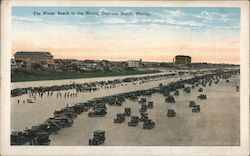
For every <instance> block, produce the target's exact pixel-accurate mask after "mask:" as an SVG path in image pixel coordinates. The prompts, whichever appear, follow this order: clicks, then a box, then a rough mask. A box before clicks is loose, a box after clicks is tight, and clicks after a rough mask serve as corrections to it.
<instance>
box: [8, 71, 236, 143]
mask: <svg viewBox="0 0 250 156" xmlns="http://www.w3.org/2000/svg"><path fill="white" fill-rule="evenodd" d="M188 77H189V76H187V77H186V78H188ZM177 79H179V77H176V78H170V79H167V80H161V81H153V82H150V83H145V84H137V85H132V84H129V85H127V86H119V87H117V88H113V89H101V90H99V91H96V92H92V93H79V94H78V97H77V98H69V99H64V98H63V97H62V98H56V96H55V95H54V96H53V97H49V98H47V97H46V96H45V97H44V98H37V99H36V103H26V104H23V103H22V102H21V103H20V104H17V102H16V101H17V99H18V98H19V99H25V98H28V95H23V96H21V97H15V98H12V99H11V104H12V107H11V130H12V131H15V130H23V129H25V127H26V126H27V127H31V126H32V125H37V124H39V123H43V121H45V120H46V119H47V118H48V117H50V116H52V115H53V112H54V110H58V109H60V108H63V107H65V106H66V105H67V104H74V103H77V102H85V101H87V100H89V99H92V98H94V97H101V96H104V95H113V94H117V93H121V92H124V91H125V90H126V91H132V90H138V89H147V88H151V87H155V86H157V85H159V83H163V84H167V83H169V82H171V81H176V80H177ZM229 80H230V83H226V82H225V81H226V80H221V81H220V82H219V84H212V86H207V87H206V88H204V91H203V93H204V94H207V100H198V99H197V96H198V95H199V94H200V93H199V92H198V88H197V87H196V88H195V89H192V90H191V93H190V94H187V93H185V92H183V91H180V96H178V97H176V99H175V100H176V103H175V104H169V103H165V98H164V97H163V95H160V94H153V95H152V97H150V98H149V97H147V99H148V100H152V101H154V108H153V109H149V110H148V113H149V115H148V116H149V118H151V119H153V121H154V122H155V128H153V129H151V130H145V129H142V123H139V126H137V127H128V126H127V123H128V121H130V117H126V120H125V122H124V123H121V124H115V123H114V118H115V117H116V114H117V113H122V112H124V108H125V107H131V109H132V115H139V108H140V105H139V104H138V102H135V101H130V100H126V102H125V103H123V105H122V106H121V107H119V106H108V107H107V115H106V116H105V117H96V118H89V117H88V116H87V112H85V113H82V114H80V115H78V117H77V118H76V119H75V120H74V122H75V123H74V124H73V126H72V127H70V128H65V129H63V130H61V131H59V133H58V134H52V135H50V139H51V144H50V145H60V146H64V145H69V146H84V145H88V139H90V138H92V137H93V131H94V130H97V129H103V130H105V131H106V140H105V143H104V144H103V145H104V146H105V145H106V146H108V145H117V146H119V145H125V146H129V145H168V146H171V145H185V146H188V145H239V141H240V140H239V138H240V129H239V126H240V118H239V117H240V98H239V92H236V91H235V86H236V85H239V75H237V76H233V77H231V78H230V79H229ZM62 93H63V92H62ZM190 100H195V101H196V103H197V104H199V105H200V106H201V112H200V113H192V111H191V108H190V107H188V104H189V101H190ZM21 101H22V100H21ZM167 109H175V111H176V112H177V115H176V117H173V118H169V117H167Z"/></svg>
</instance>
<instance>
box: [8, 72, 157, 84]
mask: <svg viewBox="0 0 250 156" xmlns="http://www.w3.org/2000/svg"><path fill="white" fill-rule="evenodd" d="M157 72H160V71H158V70H123V71H86V72H70V71H67V72H49V71H35V72H25V71H12V72H11V82H24V81H42V80H61V79H79V78H92V77H107V76H123V75H137V74H149V73H157Z"/></svg>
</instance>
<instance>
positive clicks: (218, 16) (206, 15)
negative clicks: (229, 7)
mask: <svg viewBox="0 0 250 156" xmlns="http://www.w3.org/2000/svg"><path fill="white" fill-rule="evenodd" d="M231 15H232V14H222V13H215V12H208V11H202V12H201V13H200V14H199V15H193V16H194V17H196V18H201V19H205V20H209V21H213V20H217V21H223V22H227V21H230V20H231V18H230V16H231Z"/></svg>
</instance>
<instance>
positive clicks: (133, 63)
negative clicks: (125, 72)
mask: <svg viewBox="0 0 250 156" xmlns="http://www.w3.org/2000/svg"><path fill="white" fill-rule="evenodd" d="M128 67H131V68H139V67H140V61H137V60H130V61H128Z"/></svg>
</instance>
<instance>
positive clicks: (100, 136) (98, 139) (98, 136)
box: [89, 130, 105, 145]
mask: <svg viewBox="0 0 250 156" xmlns="http://www.w3.org/2000/svg"><path fill="white" fill-rule="evenodd" d="M104 141H105V131H104V130H96V131H94V137H93V138H92V139H89V145H100V144H103V143H104Z"/></svg>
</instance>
